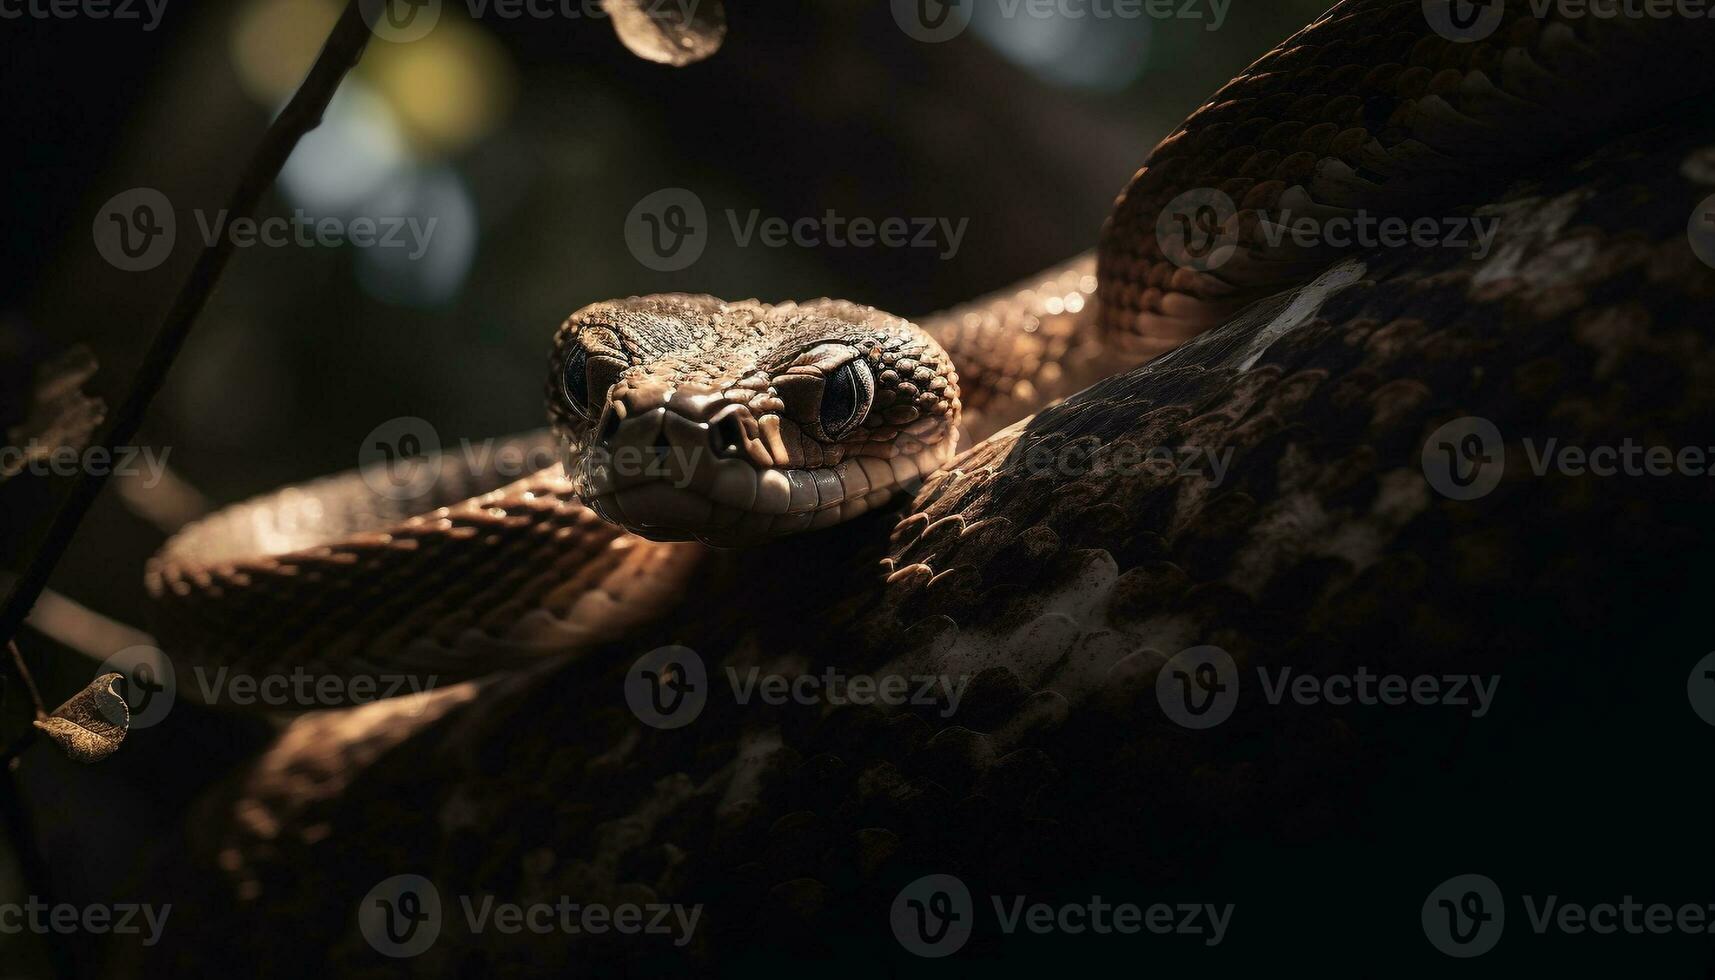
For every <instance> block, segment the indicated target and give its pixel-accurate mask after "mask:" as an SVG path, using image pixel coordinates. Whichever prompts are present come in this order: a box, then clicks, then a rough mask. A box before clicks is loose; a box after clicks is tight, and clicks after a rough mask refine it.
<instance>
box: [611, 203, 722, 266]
mask: <svg viewBox="0 0 1715 980" xmlns="http://www.w3.org/2000/svg"><path fill="white" fill-rule="evenodd" d="M625 244H626V247H628V248H630V249H631V254H632V256H634V257H635V258H636V259H637V261H638V262H640V263H642V264H643V265H644V266H645V267H646V268H649V269H653V270H655V271H656V272H678V271H679V270H681V269H688V268H690V267H691V266H692V265H695V264H696V262H697V260H698V259H700V258H702V257H703V250H704V249H705V248H708V245H709V212H708V209H707V208H705V207H704V206H703V199H702V198H700V197H698V196H697V195H696V194H695V193H693V192H691V191H688V190H686V189H685V188H683V187H667V188H663V189H662V190H658V191H656V192H655V193H653V194H650V195H649V196H648V197H645V198H644V199H643V200H641V201H638V202H637V206H636V207H633V208H632V209H631V213H630V214H629V215H626V218H625Z"/></svg>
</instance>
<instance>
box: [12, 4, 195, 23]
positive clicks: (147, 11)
mask: <svg viewBox="0 0 1715 980" xmlns="http://www.w3.org/2000/svg"><path fill="white" fill-rule="evenodd" d="M166 11H167V0H0V20H25V19H29V20H115V21H142V22H143V30H144V31H152V30H154V29H155V28H157V27H159V26H161V15H162V14H164V13H166Z"/></svg>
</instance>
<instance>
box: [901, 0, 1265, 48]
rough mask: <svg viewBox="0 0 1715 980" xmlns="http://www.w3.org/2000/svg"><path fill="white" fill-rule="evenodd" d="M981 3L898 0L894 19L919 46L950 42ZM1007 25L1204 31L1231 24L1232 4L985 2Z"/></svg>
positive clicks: (1195, 0)
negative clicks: (1158, 25)
mask: <svg viewBox="0 0 1715 980" xmlns="http://www.w3.org/2000/svg"><path fill="white" fill-rule="evenodd" d="M977 2H978V0H893V19H894V22H895V23H897V24H898V25H899V29H900V30H902V31H904V32H905V34H906V36H908V37H910V38H911V39H912V40H915V41H923V42H925V43H928V44H939V43H940V42H942V41H950V40H952V39H953V38H956V37H958V36H959V35H961V34H963V33H964V32H965V29H966V28H967V27H969V26H970V25H971V19H972V16H973V15H974V14H975V12H976V4H977ZM980 2H983V3H986V4H988V6H987V7H985V8H984V13H985V15H987V14H993V15H994V16H996V17H998V18H1000V19H1001V20H1016V19H1018V18H1021V17H1024V18H1030V19H1032V20H1044V21H1045V20H1063V21H1071V22H1073V23H1076V22H1079V21H1084V20H1141V19H1143V18H1146V17H1147V18H1149V19H1151V20H1200V21H1204V22H1205V24H1204V28H1203V29H1204V30H1206V31H1218V30H1220V29H1221V27H1222V26H1223V25H1225V24H1226V22H1227V12H1228V11H1229V10H1230V9H1231V8H1232V0H980Z"/></svg>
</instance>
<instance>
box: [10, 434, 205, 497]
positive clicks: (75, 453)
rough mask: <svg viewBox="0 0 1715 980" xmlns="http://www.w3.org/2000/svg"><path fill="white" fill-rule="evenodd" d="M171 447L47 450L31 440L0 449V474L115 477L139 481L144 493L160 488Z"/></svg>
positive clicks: (99, 447) (60, 447) (46, 447)
mask: <svg viewBox="0 0 1715 980" xmlns="http://www.w3.org/2000/svg"><path fill="white" fill-rule="evenodd" d="M172 453H173V449H172V447H171V446H168V447H165V448H163V449H162V450H161V451H160V452H159V453H157V452H155V450H154V447H152V446H114V447H112V448H108V447H107V446H85V447H83V448H82V449H79V448H77V447H76V446H66V445H60V446H51V445H46V444H43V443H40V442H36V441H34V440H32V441H30V442H28V443H26V444H25V445H22V446H0V473H3V474H6V475H7V476H13V475H16V474H18V473H31V474H34V475H36V476H43V477H45V476H76V475H78V474H79V473H87V474H89V475H91V476H117V477H123V478H125V479H128V480H129V479H141V480H142V481H143V483H142V487H143V489H145V490H152V489H154V488H155V487H158V486H160V485H161V481H162V480H164V479H166V476H167V457H169V456H171V455H172Z"/></svg>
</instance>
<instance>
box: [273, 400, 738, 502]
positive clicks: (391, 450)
mask: <svg viewBox="0 0 1715 980" xmlns="http://www.w3.org/2000/svg"><path fill="white" fill-rule="evenodd" d="M592 452H593V450H592ZM636 455H637V462H636V463H635V467H634V468H625V467H626V466H627V465H628V464H630V462H631V459H632V454H630V453H615V454H614V456H616V457H619V456H623V457H624V461H623V462H622V463H621V471H620V472H621V475H625V476H631V475H643V476H655V475H665V474H666V472H667V471H666V470H664V469H658V468H651V467H652V466H656V467H659V466H660V465H662V464H659V462H658V460H659V456H658V454H656V455H652V454H647V453H644V452H642V451H641V450H639V451H638V453H637V454H636ZM711 455H712V453H711ZM559 462H560V450H559V447H558V446H557V445H556V444H555V443H554V442H552V441H535V442H531V441H519V440H500V439H460V440H459V442H458V447H457V450H456V455H449V454H447V453H444V452H443V451H442V446H441V436H440V433H439V432H438V431H437V430H436V429H435V427H434V425H432V424H430V423H429V422H428V421H427V420H425V419H421V418H418V417H416V416H414V415H402V416H400V417H398V418H392V419H388V420H387V421H385V422H383V423H381V424H380V425H378V426H376V427H375V428H373V429H371V430H370V431H369V434H368V435H366V436H364V437H363V439H362V441H361V442H359V443H358V447H357V469H358V473H359V474H360V475H361V476H362V477H363V482H364V484H365V485H366V486H368V487H369V489H370V490H371V491H372V492H374V493H375V495H376V496H378V497H386V498H388V499H390V500H414V499H417V498H419V497H422V496H423V495H424V494H427V493H428V492H429V491H430V490H431V489H433V488H434V486H435V484H436V483H437V482H439V481H440V479H441V478H442V477H443V476H446V475H447V473H448V467H449V466H453V467H457V468H459V469H461V470H462V471H463V472H465V473H468V474H470V475H472V476H479V475H480V476H484V477H486V478H492V479H498V480H504V481H507V482H510V481H512V480H519V479H523V478H524V477H526V476H529V475H530V474H532V473H536V472H540V471H541V470H544V469H547V468H548V467H550V466H553V465H555V464H557V463H559ZM681 483H682V481H681ZM278 520H280V521H282V522H285V524H286V526H288V527H289V526H290V521H291V520H292V515H290V514H285V513H282V514H281V515H279V517H278Z"/></svg>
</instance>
